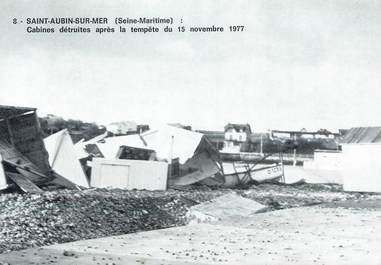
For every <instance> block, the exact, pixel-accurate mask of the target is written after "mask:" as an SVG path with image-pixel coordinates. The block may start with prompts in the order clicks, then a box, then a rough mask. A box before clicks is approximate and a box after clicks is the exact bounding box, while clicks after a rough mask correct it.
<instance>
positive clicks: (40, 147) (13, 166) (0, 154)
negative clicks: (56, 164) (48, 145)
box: [0, 105, 52, 189]
mask: <svg viewBox="0 0 381 265" xmlns="http://www.w3.org/2000/svg"><path fill="white" fill-rule="evenodd" d="M48 159H49V158H48V153H47V151H46V149H45V146H44V142H43V135H42V131H41V128H40V124H39V121H38V117H37V113H36V109H35V108H27V107H13V106H3V105H0V164H2V168H0V170H2V174H0V175H3V176H4V177H3V180H1V181H2V182H3V183H5V184H7V183H9V181H11V182H14V183H16V184H17V185H18V186H20V187H21V188H22V189H23V188H28V187H29V188H30V187H32V186H33V183H34V184H41V183H46V182H48V181H50V180H51V179H52V175H51V168H50V166H49V160H48ZM4 178H5V179H4ZM1 181H0V182H1ZM0 186H1V185H0ZM3 186H7V185H3Z"/></svg>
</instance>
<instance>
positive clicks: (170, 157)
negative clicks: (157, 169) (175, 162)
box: [167, 135, 175, 188]
mask: <svg viewBox="0 0 381 265" xmlns="http://www.w3.org/2000/svg"><path fill="white" fill-rule="evenodd" d="M174 139H175V137H174V136H173V135H172V136H171V146H170V149H169V159H168V160H169V161H168V181H167V188H168V183H169V180H170V179H171V178H172V156H173V143H174Z"/></svg>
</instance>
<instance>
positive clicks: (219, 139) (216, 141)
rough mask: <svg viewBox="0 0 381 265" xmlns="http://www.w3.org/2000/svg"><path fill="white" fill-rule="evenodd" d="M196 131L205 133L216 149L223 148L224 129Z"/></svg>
mask: <svg viewBox="0 0 381 265" xmlns="http://www.w3.org/2000/svg"><path fill="white" fill-rule="evenodd" d="M196 132H199V133H202V134H203V135H205V137H206V139H207V140H208V141H209V142H210V143H211V144H212V145H213V147H214V148H215V149H216V150H219V151H220V150H222V149H223V148H224V143H225V133H224V132H222V131H206V130H197V131H196Z"/></svg>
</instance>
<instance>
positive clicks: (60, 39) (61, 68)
mask: <svg viewBox="0 0 381 265" xmlns="http://www.w3.org/2000/svg"><path fill="white" fill-rule="evenodd" d="M54 16H64V17H66V16H70V17H77V16H108V17H115V16H123V17H140V16H146V17H153V16H155V17H156V16H161V17H168V16H170V17H173V18H174V19H175V20H179V19H181V18H182V19H183V21H184V25H185V26H198V25H205V26H210V25H213V24H214V25H223V26H228V25H230V24H234V25H236V24H237V25H245V31H244V32H243V33H223V34H217V33H215V34H205V33H186V34H180V33H174V34H164V33H160V34H157V35H153V34H146V35H142V34H140V35H139V34H135V35H131V34H124V35H123V34H113V35H101V36H98V35H96V34H91V35H81V34H79V35H73V34H71V35H58V34H53V35H47V34H45V35H44V34H27V33H25V25H13V24H12V19H13V18H14V17H16V18H25V17H54ZM0 30H1V31H0V33H1V34H0V104H4V105H19V106H34V107H37V108H38V111H39V114H40V115H45V114H47V113H54V114H57V115H61V116H63V117H65V118H77V119H83V120H86V121H96V122H98V123H100V124H107V123H110V122H113V121H120V120H134V121H136V122H138V123H151V124H157V123H164V122H165V123H166V122H181V123H184V124H190V125H192V126H193V127H194V128H204V129H222V128H223V126H224V125H225V124H226V123H228V122H234V123H242V122H245V123H246V122H248V123H250V124H251V126H252V128H253V130H254V131H263V130H266V129H271V128H273V129H275V128H280V129H301V128H303V127H305V128H348V127H352V126H359V125H365V126H367V125H381V115H380V113H381V90H380V88H381V87H380V85H381V73H380V70H381V1H376V0H374V1H370V0H361V1H354V0H335V1H329V0H291V1H284V0H263V1H261V0H257V1H254V0H236V1H231V0H219V1H217V0H213V1H210V0H196V1H189V0H181V1H180V0H167V1H165V0H164V1H155V0H146V1H141V0H140V1H131V0H130V1H100V0H92V1H85V0H71V1H67V0H66V1H51V0H46V1H41V0H33V1H14V0H1V2H0ZM226 30H227V28H226Z"/></svg>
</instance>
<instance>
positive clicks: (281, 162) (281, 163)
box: [279, 153, 286, 183]
mask: <svg viewBox="0 0 381 265" xmlns="http://www.w3.org/2000/svg"><path fill="white" fill-rule="evenodd" d="M279 155H280V165H281V167H282V182H283V183H285V182H286V178H285V176H284V165H283V153H279Z"/></svg>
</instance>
